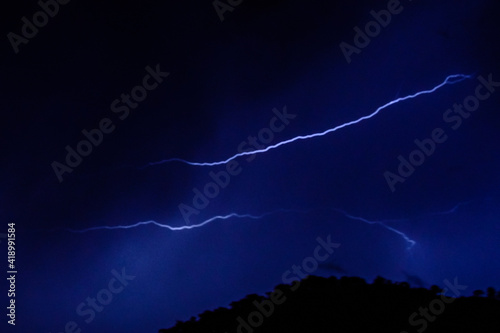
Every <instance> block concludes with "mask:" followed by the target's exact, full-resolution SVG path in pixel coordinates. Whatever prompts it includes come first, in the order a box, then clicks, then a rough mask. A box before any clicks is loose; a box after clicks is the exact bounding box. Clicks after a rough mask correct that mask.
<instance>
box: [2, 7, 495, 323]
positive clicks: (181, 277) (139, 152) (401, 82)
mask: <svg viewBox="0 0 500 333" xmlns="http://www.w3.org/2000/svg"><path fill="white" fill-rule="evenodd" d="M496 7H497V6H496V3H495V2H493V1H492V0H491V1H488V0H484V1H472V0H463V1H451V0H449V1H440V2H439V3H435V2H433V1H425V0H422V1H415V0H414V1H400V2H397V1H377V2H369V1H361V2H357V3H356V4H355V5H353V4H351V3H349V4H347V3H344V2H342V1H334V2H324V3H321V4H314V5H313V4H310V3H306V2H304V1H245V2H242V3H241V4H239V5H237V6H234V8H233V10H232V11H226V12H224V13H223V14H221V13H220V12H219V13H218V12H217V10H216V9H215V8H214V6H213V4H212V3H211V2H201V1H200V2H195V3H190V4H189V5H187V4H184V3H182V2H180V3H179V2H176V3H173V2H167V3H165V4H157V3H153V2H140V3H138V2H137V1H121V2H111V3H106V4H104V5H103V4H102V3H97V2H93V1H91V2H85V3H80V2H68V3H67V4H64V5H63V4H59V11H58V12H57V14H54V16H53V17H50V20H49V21H48V23H47V24H46V25H44V26H43V27H38V29H37V30H38V31H37V33H36V34H35V33H34V32H33V36H31V35H30V36H31V37H29V38H27V40H28V42H26V43H25V42H19V43H18V44H16V45H17V46H16V47H13V44H12V41H11V40H9V38H5V39H4V43H3V50H2V51H3V52H0V54H1V56H2V57H3V61H2V66H3V73H4V75H3V80H2V81H1V82H2V88H3V92H4V94H3V98H2V101H1V102H0V103H1V105H2V107H3V110H4V113H3V114H4V117H5V119H4V121H3V122H2V124H3V125H2V131H1V135H2V143H3V144H2V154H3V155H2V156H3V161H4V163H2V171H3V172H2V175H3V177H2V186H1V188H2V195H1V196H2V199H3V200H2V209H0V214H1V219H0V221H3V224H0V237H1V236H2V234H4V233H7V228H8V227H7V223H13V222H14V223H15V224H16V227H17V228H16V229H17V234H16V253H17V254H16V255H17V262H18V265H19V267H18V270H19V273H18V275H17V281H16V288H17V291H18V292H17V293H16V304H17V308H16V310H17V323H16V327H15V329H13V328H12V327H10V326H9V327H8V329H9V330H11V331H14V330H17V331H20V332H28V331H35V330H36V331H45V332H64V331H65V329H66V327H70V328H71V329H75V330H77V329H81V332H105V331H111V332H114V331H120V332H157V331H158V329H160V328H167V327H170V326H172V325H174V324H175V322H176V321H177V320H188V319H189V318H190V317H191V316H196V315H198V314H200V313H202V312H204V311H205V310H213V309H215V308H217V307H228V306H229V304H230V303H231V302H234V301H237V300H239V299H241V298H243V297H245V296H246V295H248V294H253V293H258V294H262V293H264V292H267V291H271V290H272V289H273V287H275V286H276V285H278V284H280V283H283V275H284V273H285V272H287V271H289V270H291V267H293V265H296V264H300V263H302V262H303V260H304V258H307V257H310V256H313V253H314V251H315V248H316V247H317V245H318V237H319V238H321V239H323V240H326V239H330V240H331V242H334V243H335V244H339V246H338V247H337V248H336V249H335V251H334V253H332V254H330V255H329V257H328V259H326V261H325V262H324V263H322V265H320V266H319V267H318V268H317V269H315V270H314V272H311V274H315V275H319V276H330V275H336V276H339V274H346V275H350V276H360V277H363V278H365V279H367V280H368V281H371V280H373V278H375V277H376V276H377V275H380V276H383V277H385V278H387V279H391V280H396V281H405V280H406V281H410V283H412V282H413V283H414V284H415V281H420V282H419V283H422V284H423V285H424V286H426V287H430V286H431V285H433V284H437V285H442V284H443V281H444V280H445V279H448V280H450V281H451V280H453V279H454V278H455V277H457V279H458V281H460V283H461V284H463V285H467V290H466V291H465V294H472V292H473V291H474V290H475V289H483V290H484V289H486V288H487V287H489V286H493V287H496V288H500V285H499V284H498V281H500V269H499V266H498V265H496V264H495V262H496V259H497V258H498V256H499V247H498V244H500V242H499V240H500V236H499V234H500V222H499V221H500V220H499V217H500V209H499V207H500V205H499V202H500V196H499V188H500V187H499V185H500V178H499V173H498V170H499V169H500V154H499V150H498V142H499V139H500V134H499V133H500V131H499V129H500V117H499V113H498V112H499V110H498V109H499V108H498V105H500V104H499V101H500V83H499V82H500V71H499V70H498V59H499V58H500V54H499V50H500V49H499V47H498V42H497V40H498V38H497V37H498V24H497V19H496V18H497V17H498V12H497V8H496ZM40 8H41V7H40V5H39V4H38V3H35V2H33V3H30V2H29V1H22V2H20V3H16V4H12V5H11V7H10V8H9V9H8V10H6V11H5V13H3V14H2V15H4V19H3V20H0V22H2V23H0V24H1V26H2V28H3V31H4V33H5V34H6V35H7V34H8V33H9V32H13V33H15V34H18V35H19V36H22V34H23V30H22V29H23V28H22V27H23V21H22V20H21V18H22V17H23V16H25V17H27V18H28V19H29V20H32V18H33V15H34V14H35V13H36V12H37V11H39V10H41V9H40ZM386 11H387V12H386ZM374 13H375V14H374ZM387 13H391V15H390V22H389V19H388V16H387ZM221 15H222V17H223V18H224V19H223V20H222V21H221ZM384 15H385V16H384ZM377 17H378V18H379V21H377ZM380 20H381V21H380ZM370 22H379V23H378V25H377V24H376V23H370ZM377 26H378V27H379V28H377ZM370 27H371V28H370ZM26 29H28V30H29V28H26ZM366 29H368V30H366ZM370 29H372V30H370ZM360 31H361V33H360ZM25 32H29V31H25ZM10 36H11V37H12V36H13V35H10ZM14 43H16V42H14ZM347 44H348V45H350V46H349V50H351V51H352V52H350V53H349V52H348V53H346V52H345V47H346V45H347ZM341 45H343V47H341ZM16 48H17V51H18V52H15V51H16ZM343 48H344V49H343ZM333 132H335V133H333ZM278 148H279V149H278ZM0 241H1V243H0V247H1V248H2V251H3V252H4V253H6V247H5V245H6V243H5V242H4V241H3V239H2V238H0ZM5 271H6V269H5ZM0 287H2V288H3V289H2V290H7V289H8V288H7V284H6V282H5V281H4V283H3V284H2V285H1V286H0ZM6 288H7V289H6ZM0 301H1V302H5V304H7V303H6V302H7V298H6V297H3V298H1V299H0ZM4 324H5V325H6V326H7V324H6V322H5V321H3V322H2V324H1V325H4ZM68 325H69V326H68ZM2 327H3V326H2ZM402 329H404V328H402ZM2 332H3V331H2Z"/></svg>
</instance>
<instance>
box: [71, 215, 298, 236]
mask: <svg viewBox="0 0 500 333" xmlns="http://www.w3.org/2000/svg"><path fill="white" fill-rule="evenodd" d="M281 212H301V211H293V210H287V209H277V210H274V211H271V212H266V213H263V214H261V215H251V214H238V213H230V214H227V215H216V216H213V217H211V218H209V219H207V220H205V221H203V222H200V223H198V224H192V225H183V226H180V227H173V226H170V225H168V224H162V223H158V222H156V221H153V220H150V221H143V222H137V223H134V224H130V225H116V226H97V227H91V228H87V229H78V230H77V229H70V228H64V230H66V231H69V232H73V233H84V232H88V231H94V230H115V229H131V228H137V227H140V226H144V225H148V224H153V225H156V226H157V227H160V228H166V229H170V230H172V231H181V230H190V229H194V228H200V227H203V226H205V225H207V224H209V223H212V222H214V221H217V220H228V219H231V218H239V219H253V220H259V219H261V218H263V217H266V216H268V215H272V214H276V213H281Z"/></svg>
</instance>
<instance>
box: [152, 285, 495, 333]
mask: <svg viewBox="0 0 500 333" xmlns="http://www.w3.org/2000/svg"><path fill="white" fill-rule="evenodd" d="M445 284H446V285H447V286H444V288H440V287H438V286H435V285H434V286H432V287H431V288H430V289H426V288H410V285H409V284H408V283H407V282H399V283H397V282H396V283H393V282H391V281H390V280H386V279H384V278H382V277H377V278H376V279H375V280H374V282H373V283H372V284H368V283H367V282H366V281H365V280H364V279H362V278H358V277H342V278H336V277H329V278H323V277H317V276H308V277H307V278H305V279H303V280H301V281H296V282H294V283H292V284H291V285H285V284H280V285H278V286H276V288H275V290H273V291H272V292H268V293H266V296H260V295H256V294H251V295H248V296H246V297H245V298H244V299H242V300H240V301H237V302H233V303H231V304H230V308H229V309H227V308H218V309H216V310H214V311H205V312H203V313H202V314H200V315H199V318H198V319H196V318H195V317H191V319H190V320H188V321H186V322H181V321H178V322H177V324H176V325H175V326H174V327H172V328H169V329H160V330H159V333H180V332H189V333H191V332H193V333H196V332H200V333H201V332H203V333H212V332H213V333H219V332H220V333H233V332H234V333H254V332H255V333H260V332H269V333H279V332H311V333H312V332H328V333H330V332H333V333H335V332H344V333H345V332H356V333H359V332H374V331H375V332H386V333H391V332H397V333H402V332H403V333H406V332H407V333H412V332H418V333H422V332H424V331H425V332H428V333H432V332H439V333H445V332H453V333H457V332H458V333H460V332H481V333H488V332H495V333H499V332H500V292H498V293H497V292H496V291H495V289H494V288H491V287H490V288H488V289H487V294H486V296H485V297H483V295H484V294H485V293H484V292H483V291H481V290H476V291H474V292H473V294H474V296H470V297H464V296H461V294H465V292H466V291H467V293H468V294H470V291H469V290H465V289H466V286H460V285H459V284H458V283H457V281H456V280H455V281H452V280H450V281H447V282H446V283H445ZM443 291H444V292H445V293H443ZM454 295H455V296H454ZM457 296H458V297H457Z"/></svg>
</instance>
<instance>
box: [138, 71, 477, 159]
mask: <svg viewBox="0 0 500 333" xmlns="http://www.w3.org/2000/svg"><path fill="white" fill-rule="evenodd" d="M470 78H472V76H471V75H465V74H454V75H449V76H448V77H446V79H445V80H444V81H443V82H442V83H440V84H438V85H437V86H435V87H434V88H432V89H428V90H422V91H419V92H417V93H414V94H412V95H408V96H405V97H399V98H396V99H394V100H392V101H390V102H388V103H386V104H384V105H382V106H380V107H379V108H377V109H376V110H375V111H374V112H373V113H371V114H369V115H367V116H363V117H361V118H358V119H356V120H353V121H350V122H347V123H344V124H341V125H338V126H336V127H333V128H330V129H328V130H326V131H323V132H319V133H313V134H309V135H299V136H296V137H294V138H291V139H288V140H284V141H281V142H278V143H276V144H274V145H271V146H268V147H266V148H263V149H257V150H253V151H245V152H241V153H238V154H235V155H233V156H231V157H229V158H227V159H225V160H222V161H217V162H190V161H187V160H184V159H181V158H170V159H166V160H162V161H158V162H152V163H149V164H147V165H145V166H144V167H143V168H146V167H148V166H153V165H158V164H163V163H169V162H181V163H185V164H189V165H193V166H216V165H222V164H226V163H228V162H230V161H232V160H234V159H236V158H238V157H242V156H246V155H255V154H261V153H265V152H268V151H270V150H272V149H276V148H278V147H281V146H284V145H287V144H289V143H292V142H295V141H298V140H307V139H312V138H315V137H320V136H324V135H327V134H329V133H333V132H335V131H338V130H340V129H342V128H345V127H348V126H351V125H355V124H358V123H360V122H362V121H363V120H367V119H370V118H372V117H374V116H376V115H377V114H378V113H379V112H380V111H382V110H383V109H385V108H387V107H389V106H391V105H394V104H396V103H399V102H403V101H405V100H408V99H413V98H416V97H418V96H420V95H424V94H431V93H433V92H435V91H436V90H438V89H440V88H442V87H444V86H445V85H448V84H455V83H458V82H461V81H463V80H465V79H470Z"/></svg>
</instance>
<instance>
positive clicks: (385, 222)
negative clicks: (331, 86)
mask: <svg viewBox="0 0 500 333" xmlns="http://www.w3.org/2000/svg"><path fill="white" fill-rule="evenodd" d="M471 202H472V201H467V202H461V203H458V204H457V205H455V206H454V207H453V208H452V209H450V210H446V211H442V212H434V213H427V214H424V215H423V216H429V215H449V214H454V213H456V211H457V210H458V208H459V207H460V206H462V205H467V204H470V203H471ZM323 209H326V210H331V211H335V212H337V213H340V214H342V215H343V216H344V217H346V218H348V219H351V220H355V221H361V222H363V223H366V224H371V225H376V224H377V225H380V226H381V227H383V228H385V229H387V230H389V231H391V232H394V233H395V234H397V235H399V236H401V237H402V238H403V239H404V241H405V242H406V243H407V244H408V247H407V250H410V249H411V248H412V247H413V246H414V245H415V244H416V243H417V242H416V241H415V240H413V239H411V238H410V237H409V236H408V235H406V233H404V232H403V231H401V230H398V229H396V228H394V227H392V226H390V225H388V223H398V222H409V221H410V220H411V219H410V218H402V219H384V220H368V219H366V218H364V217H360V216H355V215H352V214H351V213H348V212H346V211H345V210H342V209H339V208H335V207H333V208H332V207H329V208H311V209H307V210H299V209H276V210H273V211H269V212H265V213H262V214H260V215H252V214H239V213H230V214H227V215H216V216H213V217H211V218H209V219H207V220H205V221H203V222H200V223H198V224H193V225H183V226H178V227H174V226H171V225H168V224H162V223H158V222H156V221H153V220H150V221H143V222H137V223H134V224H130V225H116V226H96V227H91V228H86V229H78V230H77V229H70V228H64V230H66V231H69V232H72V233H85V232H89V231H95V230H115V229H131V228H137V227H140V226H145V225H149V224H152V225H155V226H157V227H160V228H166V229H169V230H171V231H181V230H190V229H194V228H200V227H203V226H205V225H207V224H209V223H212V222H214V221H217V220H229V219H232V218H238V219H253V220H258V219H262V218H264V217H266V216H269V215H273V214H277V213H302V214H308V213H311V212H312V211H316V210H323Z"/></svg>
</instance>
